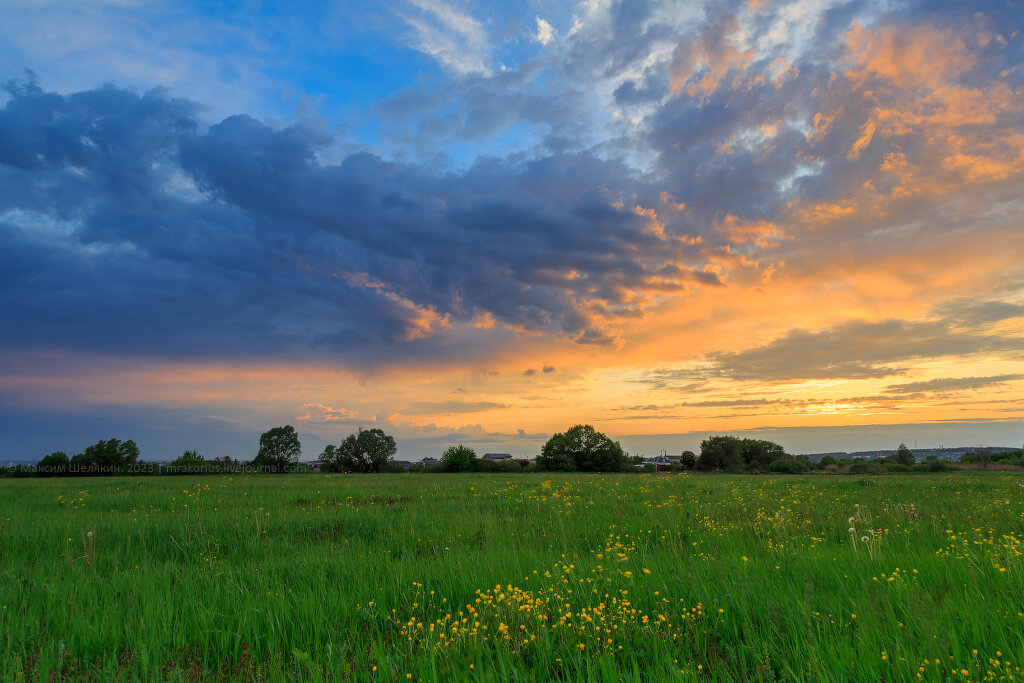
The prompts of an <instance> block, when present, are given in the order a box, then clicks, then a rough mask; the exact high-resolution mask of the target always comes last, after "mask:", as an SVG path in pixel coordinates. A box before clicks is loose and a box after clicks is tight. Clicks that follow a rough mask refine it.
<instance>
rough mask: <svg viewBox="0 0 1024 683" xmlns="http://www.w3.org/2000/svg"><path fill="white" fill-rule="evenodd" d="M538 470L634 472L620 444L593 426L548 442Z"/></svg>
mask: <svg viewBox="0 0 1024 683" xmlns="http://www.w3.org/2000/svg"><path fill="white" fill-rule="evenodd" d="M537 466H538V467H540V468H541V469H545V470H579V471H581V472H624V471H626V470H627V469H629V468H630V461H629V458H627V457H626V454H625V452H624V451H623V450H622V446H621V445H619V442H618V441H612V440H611V439H609V438H608V437H607V436H605V435H604V434H602V433H601V432H599V431H597V430H595V429H594V428H593V427H591V426H590V425H576V426H574V427H570V428H569V429H567V430H566V431H565V432H564V433H560V434H555V435H554V436H552V437H551V438H550V439H548V441H547V443H546V444H544V447H543V448H542V449H541V454H540V456H539V457H538V458H537Z"/></svg>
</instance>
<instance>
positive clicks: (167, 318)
mask: <svg viewBox="0 0 1024 683" xmlns="http://www.w3.org/2000/svg"><path fill="white" fill-rule="evenodd" d="M1018 9H1019V8H1016V7H1015V6H1014V4H1013V3H1009V2H985V3H972V4H971V5H969V6H967V5H963V4H962V3H954V2H949V3H930V2H868V1H859V0H857V1H849V2H843V1H839V0H835V1H832V0H828V1H826V0H821V1H818V0H792V1H785V2H764V1H758V0H754V1H750V0H747V1H744V2H727V3H718V2H715V3H696V2H651V3H648V2H628V3H618V2H611V1H604V0H587V1H584V2H569V3H528V2H525V3H497V2H494V3H484V2H442V1H441V0H396V1H395V2H385V3H380V4H371V5H365V4H362V3H345V2H336V3H316V4H305V5H303V6H302V7H301V8H300V9H298V10H297V9H296V8H295V7H294V6H293V5H287V4H281V5H276V6H275V5H274V4H272V3H240V4H212V3H193V4H187V3H181V2H108V3H104V2H24V3H22V2H8V3H5V5H4V14H5V21H4V22H3V24H2V25H0V79H2V80H3V81H4V82H5V83H6V85H5V88H4V89H3V91H2V93H0V295H2V296H0V314H2V315H3V316H4V317H5V319H7V320H11V321H13V322H14V324H12V325H9V326H5V328H4V330H3V332H2V333H0V352H2V355H0V411H2V412H0V423H2V424H3V425H4V427H5V428H4V434H5V436H4V439H5V441H4V442H0V446H3V447H4V448H5V449H6V452H7V453H9V454H10V455H8V457H12V458H16V459H35V458H38V457H41V456H42V455H43V454H45V453H46V452H49V451H50V450H56V449H58V448H60V449H62V450H67V451H69V452H73V451H76V450H81V449H82V448H84V446H85V445H87V444H88V443H90V442H93V441H95V440H97V439H99V438H110V437H117V438H122V439H123V438H135V439H136V440H137V441H139V442H140V445H141V446H142V448H143V455H144V457H146V456H147V455H148V456H150V457H154V458H165V457H173V456H175V455H177V454H178V453H179V452H180V451H182V450H185V449H192V448H196V449H198V450H200V451H201V452H204V453H207V454H209V455H222V454H229V455H233V456H235V457H241V458H245V457H250V456H251V454H250V453H249V451H251V450H252V449H253V444H255V443H256V441H257V439H258V436H259V433H260V432H261V431H263V430H265V429H267V428H269V427H271V426H275V425H277V424H295V426H296V427H297V428H298V429H299V431H300V434H302V435H303V436H304V439H305V441H304V443H306V455H307V456H309V457H313V456H315V455H316V454H317V453H318V452H319V450H320V449H321V448H322V447H323V445H324V444H326V443H329V442H335V441H338V440H340V439H341V438H344V436H345V435H347V434H348V433H349V432H351V431H354V430H355V429H356V428H358V427H360V426H369V425H375V426H383V427H384V428H386V429H388V430H389V431H391V432H392V433H394V434H395V435H396V437H397V438H398V442H399V448H400V451H401V452H402V453H403V454H404V455H406V456H410V457H412V456H422V455H430V454H434V453H435V452H436V451H438V450H439V449H440V448H443V447H444V446H445V445H447V444H448V443H457V442H464V443H469V444H471V445H475V446H477V447H479V448H480V449H482V450H485V451H486V450H508V451H512V452H516V453H517V454H521V455H530V454H532V453H535V452H536V451H537V449H538V448H539V445H540V444H541V443H543V441H544V439H545V438H546V437H547V436H548V435H550V434H551V433H553V432H555V431H562V430H564V429H565V428H567V427H568V426H571V425H572V424H575V423H578V422H583V423H593V424H595V425H598V426H599V428H601V429H603V430H604V431H607V432H608V433H609V434H610V435H612V436H613V437H615V438H619V439H621V440H622V441H623V443H624V445H626V446H627V447H628V448H632V449H634V450H639V451H642V452H646V451H650V452H652V453H657V452H659V451H660V450H662V449H666V450H669V451H678V450H682V449H683V448H695V447H696V445H697V443H698V442H699V440H700V438H701V435H707V434H712V433H725V432H727V433H752V432H753V431H756V433H758V434H762V435H763V434H770V433H774V434H778V435H780V436H779V438H780V440H782V442H783V445H785V446H786V447H787V448H789V449H790V450H792V451H794V452H801V451H813V450H858V449H861V448H880V447H885V446H887V445H889V446H892V447H895V445H896V444H898V443H899V441H901V440H902V441H907V442H910V441H913V440H915V439H916V440H917V441H918V442H919V443H920V444H921V445H937V444H938V443H945V444H946V445H952V444H953V443H954V442H958V441H960V442H963V443H964V444H969V445H977V444H978V443H982V442H988V443H999V444H1017V443H1019V442H1020V441H1021V440H1022V437H1021V434H1022V432H1024V429H1022V427H1024V411H1022V410H1021V409H1020V408H1019V407H1018V406H1019V405H1020V401H1019V399H1020V398H1021V390H1022V389H1024V357H1022V356H1021V353H1020V349H1021V348H1024V327H1022V325H1024V269H1022V267H1021V265H1020V263H1019V261H1020V259H1019V254H1020V253H1022V252H1024V242H1022V240H1024V237H1022V235H1024V230H1021V227H1022V225H1021V223H1022V215H1024V212H1022V204H1021V201H1022V200H1021V199H1020V198H1021V197H1022V196H1024V191H1022V190H1024V119H1022V115H1021V112H1022V111H1024V69H1022V67H1021V64H1024V59H1022V57H1024V55H1022V45H1024V42H1022V41H1024V38H1022V36H1021V32H1020V29H1021V28H1022V24H1024V21H1022V19H1021V16H1020V13H1019V11H1017V10H1018ZM951 429H952V430H953V433H951V431H950V430H951ZM958 435H959V438H958ZM890 442H895V443H891V444H890Z"/></svg>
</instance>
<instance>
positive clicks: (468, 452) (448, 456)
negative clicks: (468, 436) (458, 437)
mask: <svg viewBox="0 0 1024 683" xmlns="http://www.w3.org/2000/svg"><path fill="white" fill-rule="evenodd" d="M476 460H477V457H476V451H474V450H473V449H472V448H470V447H469V446H463V445H462V444H461V443H460V444H459V445H458V446H449V447H448V448H447V449H445V451H444V453H442V454H441V469H442V470H444V471H445V472H471V471H472V470H473V469H474V466H475V465H476Z"/></svg>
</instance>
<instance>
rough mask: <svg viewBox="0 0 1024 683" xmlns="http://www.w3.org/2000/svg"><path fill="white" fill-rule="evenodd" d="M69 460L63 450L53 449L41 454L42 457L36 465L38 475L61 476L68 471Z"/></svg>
mask: <svg viewBox="0 0 1024 683" xmlns="http://www.w3.org/2000/svg"><path fill="white" fill-rule="evenodd" d="M69 465H71V461H70V460H69V459H68V454H67V453H65V452H64V451H55V452H53V453H50V454H49V455H46V456H43V459H42V460H40V461H39V464H38V465H36V470H37V471H38V473H39V476H40V477H63V476H66V475H67V473H68V466H69Z"/></svg>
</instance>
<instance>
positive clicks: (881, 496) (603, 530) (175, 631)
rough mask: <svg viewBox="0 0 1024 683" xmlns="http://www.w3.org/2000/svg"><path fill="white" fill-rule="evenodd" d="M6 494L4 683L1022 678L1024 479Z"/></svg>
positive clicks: (402, 483) (91, 483) (183, 484)
mask: <svg viewBox="0 0 1024 683" xmlns="http://www.w3.org/2000/svg"><path fill="white" fill-rule="evenodd" d="M0 487H2V488H0V605H2V610H0V675H2V677H3V679H4V680H21V679H24V680H49V679H57V678H60V677H63V679H65V680H67V679H93V680H111V679H119V680H125V681H128V680H209V679H223V680H288V679H296V678H299V679H304V680H319V679H321V678H323V679H327V678H331V679H334V680H340V679H349V678H351V679H356V680H407V678H408V677H409V675H411V677H412V678H413V679H416V680H434V679H441V680H450V679H453V678H456V679H457V678H466V679H478V680H501V681H506V680H548V679H550V678H552V677H554V678H559V679H565V680H593V679H602V680H614V679H620V680H665V679H669V678H677V679H684V680H688V679H696V678H700V679H705V680H735V681H748V680H763V681H767V680H813V681H818V680H834V681H865V680H886V681H892V680H948V679H954V678H955V679H957V680H983V679H985V678H986V676H987V677H990V678H993V679H995V680H1010V676H1012V677H1013V680H1021V673H1020V670H1019V669H1018V667H1019V666H1020V660H1021V659H1022V658H1024V502H1022V501H1024V477H1022V476H1021V475H1019V474H1009V473H978V474H964V473H956V474H948V475H928V476H907V477H898V476H890V477H885V478H856V477H828V476H808V477H766V476H760V477H747V476H721V477H718V476H692V475H664V474H661V475H621V476H596V475H591V476H584V475H552V474H547V475H544V474H536V475H517V476H508V477H502V476H499V475H365V476H353V475H335V476H321V475H293V476H266V475H262V476H238V477H234V478H232V477H212V476H208V477H177V478H175V477H147V478H95V479H90V478H81V479H34V480H5V481H3V482H0ZM850 517H854V518H855V519H854V522H853V523H852V524H851V523H850V522H849V518H850ZM851 526H852V527H853V528H855V529H856V531H855V532H854V533H853V534H851V533H850V531H849V529H850V527H851ZM869 529H873V530H875V532H876V533H875V534H871V532H870V531H869ZM89 533H92V536H91V537H90V536H89V535H88V534H89ZM865 535H866V536H868V537H869V539H870V540H869V541H868V542H864V541H862V540H860V539H861V537H862V536H865ZM854 615H856V616H854ZM997 662H998V663H997ZM374 667H376V669H374ZM954 671H955V672H956V673H955V674H954ZM963 672H966V674H965V673H963ZM918 674H920V678H918V677H917V675H918Z"/></svg>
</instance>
